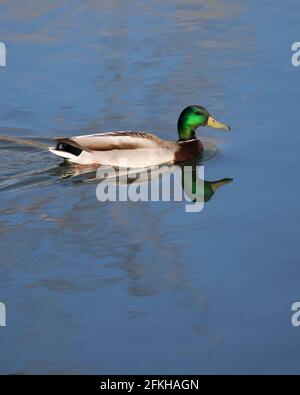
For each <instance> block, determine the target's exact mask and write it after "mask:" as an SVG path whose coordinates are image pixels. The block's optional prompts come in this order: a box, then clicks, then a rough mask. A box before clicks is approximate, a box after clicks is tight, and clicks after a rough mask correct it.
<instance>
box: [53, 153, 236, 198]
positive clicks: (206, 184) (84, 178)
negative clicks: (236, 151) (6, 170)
mask: <svg viewBox="0 0 300 395" xmlns="http://www.w3.org/2000/svg"><path fill="white" fill-rule="evenodd" d="M202 169H203V168H202ZM199 170H201V167H199V166H197V163H196V162H195V161H193V162H187V163H186V164H182V165H180V166H179V165H163V166H160V167H157V168H147V169H126V168H107V167H102V166H101V167H99V166H95V165H93V166H81V165H72V164H67V163H64V164H62V165H60V166H58V167H57V168H56V169H55V175H56V176H57V175H58V176H59V177H60V178H61V180H65V181H70V182H72V183H92V182H94V183H97V182H101V181H104V180H105V181H106V183H113V184H115V185H118V186H120V187H121V186H124V185H125V186H126V185H127V186H130V185H131V184H133V183H134V184H135V188H138V187H139V186H140V187H141V186H142V185H143V187H144V188H145V187H146V188H147V185H148V186H150V188H152V185H153V183H155V182H156V183H157V182H159V183H163V179H164V178H165V177H168V180H170V176H171V175H172V174H173V175H174V176H175V174H177V175H178V177H177V179H181V192H184V195H185V199H186V200H189V201H190V202H194V203H196V202H198V203H199V202H202V203H205V202H208V201H209V200H210V199H211V198H212V196H213V195H214V194H215V192H216V190H217V189H219V188H221V187H222V186H224V185H227V184H229V183H230V182H232V181H233V179H232V178H222V179H218V180H215V181H209V180H205V179H204V177H203V172H201V171H199ZM199 173H200V174H199ZM201 173H202V174H201ZM170 185H171V187H172V183H171V184H170ZM173 185H174V184H173ZM171 196H172V193H171ZM107 200H109V199H107ZM146 200H151V198H150V194H149V199H146ZM161 200H168V199H161ZM179 200H180V199H179Z"/></svg>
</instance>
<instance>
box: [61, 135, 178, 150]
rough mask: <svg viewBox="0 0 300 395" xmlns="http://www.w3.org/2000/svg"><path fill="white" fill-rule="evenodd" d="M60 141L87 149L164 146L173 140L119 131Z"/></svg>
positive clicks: (128, 148) (132, 148)
mask: <svg viewBox="0 0 300 395" xmlns="http://www.w3.org/2000/svg"><path fill="white" fill-rule="evenodd" d="M56 140H57V142H58V143H64V144H69V145H72V146H74V147H76V148H80V149H82V150H85V151H110V150H125V149H126V150H135V149H153V148H158V147H160V148H163V147H165V146H166V145H168V144H172V142H171V141H170V142H168V141H165V140H162V139H160V138H159V137H157V136H155V135H154V134H151V133H146V132H130V131H117V132H108V133H96V134H89V135H85V136H74V137H69V138H59V139H56Z"/></svg>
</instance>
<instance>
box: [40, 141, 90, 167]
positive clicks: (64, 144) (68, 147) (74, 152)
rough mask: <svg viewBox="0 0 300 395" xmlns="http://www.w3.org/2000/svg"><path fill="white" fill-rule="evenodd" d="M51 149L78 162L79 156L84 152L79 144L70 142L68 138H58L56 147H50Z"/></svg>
mask: <svg viewBox="0 0 300 395" xmlns="http://www.w3.org/2000/svg"><path fill="white" fill-rule="evenodd" d="M48 149H49V151H50V152H52V153H53V154H54V155H58V156H61V157H62V158H64V159H69V160H70V161H72V162H78V157H79V155H80V154H81V153H82V149H81V148H80V147H79V146H77V144H76V145H75V144H74V145H73V144H70V141H69V140H68V139H58V140H57V144H56V146H55V147H48Z"/></svg>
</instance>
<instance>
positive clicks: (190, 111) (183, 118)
mask: <svg viewBox="0 0 300 395" xmlns="http://www.w3.org/2000/svg"><path fill="white" fill-rule="evenodd" d="M199 126H211V127H212V128H216V129H223V130H230V127H229V126H227V125H224V124H223V123H221V122H218V121H216V120H215V119H214V118H213V117H212V116H211V115H210V113H209V112H208V111H207V109H206V108H205V107H202V106H196V105H194V106H188V107H186V108H185V109H184V110H183V111H182V112H181V114H180V116H179V118H178V123H177V129H178V135H179V140H180V141H182V140H190V139H193V138H195V137H196V136H195V132H196V129H197V128H198V127H199Z"/></svg>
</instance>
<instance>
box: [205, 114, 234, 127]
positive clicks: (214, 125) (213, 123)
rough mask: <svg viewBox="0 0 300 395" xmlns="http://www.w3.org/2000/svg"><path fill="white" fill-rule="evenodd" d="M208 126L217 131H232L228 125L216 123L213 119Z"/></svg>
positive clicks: (210, 118)
mask: <svg viewBox="0 0 300 395" xmlns="http://www.w3.org/2000/svg"><path fill="white" fill-rule="evenodd" d="M207 126H210V127H211V128H215V129H223V130H230V127H229V126H228V125H225V124H224V123H221V122H218V121H216V120H215V119H214V118H213V117H209V118H208V121H207Z"/></svg>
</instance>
